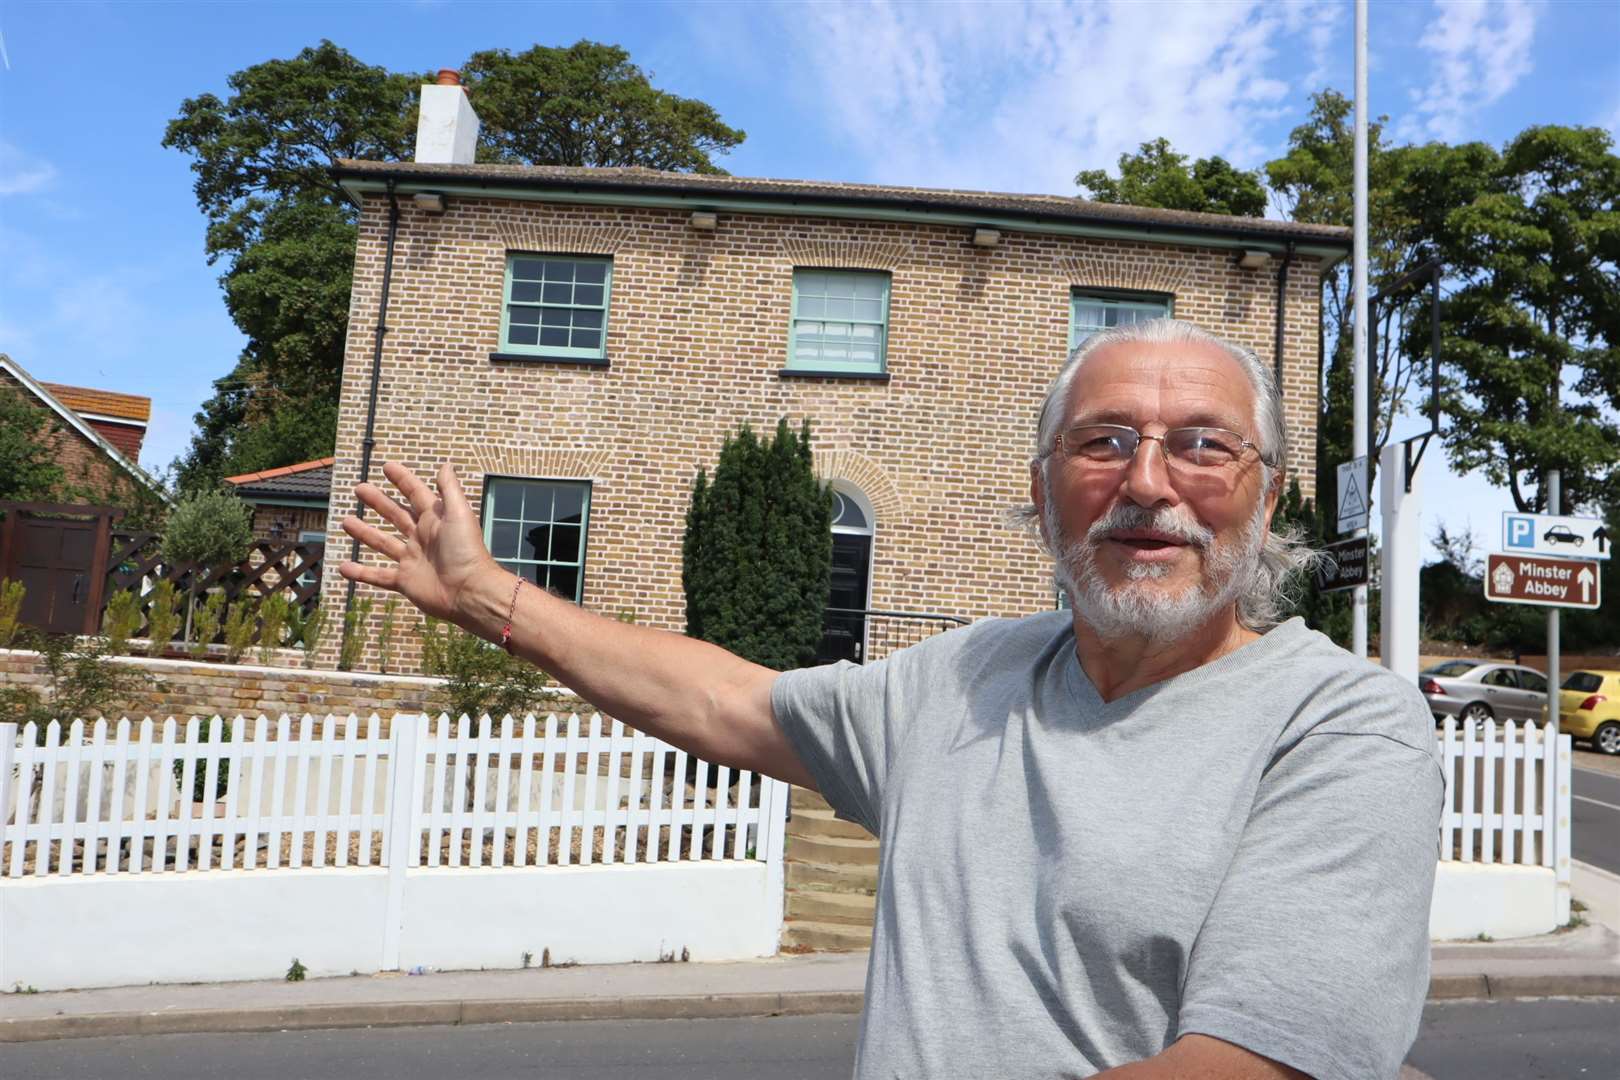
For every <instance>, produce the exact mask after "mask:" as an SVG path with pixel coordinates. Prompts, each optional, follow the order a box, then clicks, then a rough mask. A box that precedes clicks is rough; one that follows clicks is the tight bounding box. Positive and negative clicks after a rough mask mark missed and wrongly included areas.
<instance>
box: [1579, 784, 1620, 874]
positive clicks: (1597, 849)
mask: <svg viewBox="0 0 1620 1080" xmlns="http://www.w3.org/2000/svg"><path fill="white" fill-rule="evenodd" d="M1585 756H1586V755H1584V754H1576V755H1575V761H1574V768H1573V769H1571V770H1570V779H1571V781H1572V783H1571V791H1570V796H1571V799H1570V806H1569V809H1570V819H1571V821H1570V828H1571V834H1570V851H1571V853H1572V854H1573V855H1574V856H1575V858H1577V859H1579V860H1580V861H1581V862H1584V863H1590V864H1592V865H1593V866H1597V867H1601V868H1602V869H1604V870H1608V871H1609V872H1611V873H1615V874H1620V776H1612V775H1609V774H1608V773H1605V772H1596V771H1593V770H1591V769H1586V768H1582V765H1584V764H1585V763H1584V762H1583V761H1582V760H1581V759H1582V758H1583V757H1585Z"/></svg>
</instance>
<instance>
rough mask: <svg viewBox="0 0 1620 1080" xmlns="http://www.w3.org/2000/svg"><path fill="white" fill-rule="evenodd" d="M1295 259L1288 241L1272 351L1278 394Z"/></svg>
mask: <svg viewBox="0 0 1620 1080" xmlns="http://www.w3.org/2000/svg"><path fill="white" fill-rule="evenodd" d="M1293 261H1294V242H1293V241H1292V240H1290V241H1288V248H1287V250H1286V251H1284V252H1283V261H1282V266H1281V267H1280V268H1278V270H1277V338H1276V345H1275V346H1274V347H1273V349H1272V352H1271V357H1272V361H1271V362H1272V367H1273V368H1274V369H1275V374H1276V376H1277V394H1278V396H1279V397H1281V396H1282V388H1283V323H1284V321H1286V319H1287V317H1288V266H1289V264H1290V263H1292V262H1293Z"/></svg>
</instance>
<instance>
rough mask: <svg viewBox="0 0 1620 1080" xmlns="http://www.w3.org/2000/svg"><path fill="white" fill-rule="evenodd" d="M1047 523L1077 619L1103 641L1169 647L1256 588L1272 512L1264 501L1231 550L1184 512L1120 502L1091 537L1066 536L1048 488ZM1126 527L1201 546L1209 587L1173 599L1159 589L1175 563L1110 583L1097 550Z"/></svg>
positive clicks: (1136, 569) (1060, 579) (1146, 566)
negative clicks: (1143, 642) (1143, 640)
mask: <svg viewBox="0 0 1620 1080" xmlns="http://www.w3.org/2000/svg"><path fill="white" fill-rule="evenodd" d="M1044 524H1045V526H1046V535H1047V537H1048V538H1050V539H1049V543H1051V546H1052V548H1053V557H1054V560H1055V565H1054V576H1055V577H1056V578H1057V583H1058V585H1059V587H1061V588H1062V589H1063V591H1064V592H1065V593H1067V594H1068V597H1069V603H1070V605H1071V606H1072V607H1073V608H1074V610H1075V612H1076V614H1078V615H1079V617H1080V618H1081V619H1082V620H1083V621H1084V622H1085V623H1086V624H1087V625H1088V626H1090V627H1091V628H1092V629H1093V630H1094V631H1096V633H1097V635H1098V636H1099V637H1102V638H1104V639H1105V640H1116V639H1120V638H1127V637H1142V638H1146V639H1147V640H1149V641H1152V642H1164V641H1171V640H1174V639H1175V638H1177V637H1181V636H1185V635H1186V634H1188V633H1191V632H1192V631H1193V630H1195V629H1196V628H1197V627H1200V626H1202V625H1203V624H1204V623H1206V622H1208V621H1209V620H1210V619H1211V618H1213V617H1214V616H1215V615H1217V614H1219V613H1220V612H1221V611H1222V610H1223V609H1225V608H1228V607H1230V606H1232V605H1233V604H1235V603H1236V602H1237V599H1238V597H1239V596H1241V595H1242V594H1243V592H1244V590H1245V589H1247V588H1248V587H1249V585H1250V583H1251V582H1252V581H1253V580H1254V575H1255V571H1256V570H1257V569H1258V567H1259V565H1260V552H1261V548H1262V545H1263V543H1264V541H1265V528H1266V506H1265V502H1264V500H1261V501H1260V503H1259V505H1258V506H1256V507H1255V512H1254V516H1253V517H1252V518H1251V519H1250V521H1249V524H1248V527H1247V528H1246V529H1244V532H1243V535H1242V537H1241V538H1239V539H1238V540H1236V541H1234V542H1232V543H1228V544H1218V543H1216V542H1215V534H1214V532H1213V531H1211V530H1210V529H1208V528H1206V527H1205V526H1203V525H1201V524H1199V523H1198V522H1197V520H1196V519H1195V518H1193V516H1192V514H1191V513H1190V512H1189V511H1187V510H1186V509H1185V508H1170V507H1164V508H1161V509H1159V510H1157V511H1155V510H1149V509H1147V508H1145V507H1140V506H1137V505H1136V504H1134V503H1129V502H1126V503H1120V504H1119V505H1117V506H1115V507H1114V509H1113V510H1111V511H1109V512H1108V514H1106V515H1105V516H1104V517H1102V518H1101V519H1099V520H1098V521H1096V522H1095V523H1093V524H1092V526H1091V528H1090V529H1088V530H1087V532H1086V535H1085V536H1084V537H1081V538H1078V539H1072V540H1071V539H1069V538H1067V537H1065V536H1064V534H1063V529H1062V525H1061V523H1060V522H1059V520H1058V514H1057V505H1056V501H1055V500H1054V499H1053V498H1052V489H1051V486H1050V485H1048V486H1047V490H1046V512H1045V521H1044ZM1122 529H1154V530H1157V531H1160V532H1165V533H1168V534H1170V535H1172V536H1174V537H1176V538H1177V539H1180V540H1184V541H1186V542H1187V543H1188V544H1189V545H1191V546H1193V547H1195V548H1197V549H1198V550H1199V551H1201V552H1202V553H1203V558H1204V579H1203V581H1202V582H1200V583H1197V584H1193V585H1189V586H1187V587H1186V588H1184V589H1182V590H1181V591H1180V593H1171V592H1169V591H1168V590H1167V589H1165V588H1163V587H1161V586H1158V585H1156V584H1154V583H1155V582H1156V581H1159V580H1161V579H1163V578H1164V577H1166V576H1167V575H1168V574H1169V573H1170V566H1169V564H1167V563H1137V564H1133V565H1131V566H1130V567H1128V568H1127V570H1126V577H1127V580H1126V581H1125V582H1124V583H1123V584H1120V585H1113V586H1111V585H1109V584H1108V582H1106V581H1105V580H1104V579H1103V576H1102V572H1101V571H1100V570H1099V569H1098V567H1097V551H1098V548H1099V547H1100V545H1101V544H1102V542H1103V538H1104V536H1105V535H1106V534H1108V533H1111V532H1115V531H1117V530H1122Z"/></svg>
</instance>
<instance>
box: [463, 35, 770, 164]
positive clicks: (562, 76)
mask: <svg viewBox="0 0 1620 1080" xmlns="http://www.w3.org/2000/svg"><path fill="white" fill-rule="evenodd" d="M464 70H465V74H466V77H467V86H468V91H469V93H470V95H471V97H472V100H473V101H474V102H475V103H476V109H477V112H478V119H479V122H480V130H479V155H478V156H479V158H480V159H482V160H486V161H501V162H513V163H518V164H530V165H592V166H613V165H621V166H622V165H641V166H646V167H648V168H652V169H667V170H673V171H676V172H700V173H720V172H724V171H725V170H723V169H721V168H720V167H719V166H718V165H716V164H715V163H714V161H713V158H714V156H715V155H717V154H724V153H726V152H727V151H729V150H730V149H732V148H733V147H734V146H737V145H738V144H739V143H741V142H742V141H743V139H744V138H746V134H745V133H744V132H742V131H739V130H737V129H736V128H732V127H727V126H726V125H725V124H724V123H722V122H721V121H720V114H719V113H717V112H716V111H715V110H714V107H713V106H711V105H707V104H705V103H703V102H701V101H697V100H694V99H692V98H683V97H678V96H676V95H675V94H671V93H669V92H668V91H665V90H659V89H657V88H656V87H654V86H653V85H652V83H651V82H650V81H649V79H648V78H647V74H646V72H644V71H642V70H641V68H639V67H637V66H636V65H635V64H633V63H631V62H630V54H629V53H627V52H625V51H624V50H623V49H621V48H619V47H618V46H617V45H603V44H601V43H599V42H595V41H583V40H582V41H578V42H575V43H574V44H573V45H570V46H569V47H567V48H565V49H564V48H550V47H547V46H544V45H536V46H534V47H533V48H531V49H528V50H527V51H525V52H521V53H516V54H514V53H511V52H508V51H507V50H505V49H488V50H485V51H483V52H476V53H473V54H472V56H471V57H470V58H469V59H468V61H467V64H466V67H465V69H464Z"/></svg>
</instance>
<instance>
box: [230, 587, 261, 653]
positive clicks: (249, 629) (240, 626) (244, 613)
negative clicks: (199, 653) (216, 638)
mask: <svg viewBox="0 0 1620 1080" xmlns="http://www.w3.org/2000/svg"><path fill="white" fill-rule="evenodd" d="M258 608H259V605H258V604H256V603H254V602H253V598H252V597H249V596H244V597H242V599H240V600H238V601H237V602H236V603H234V604H232V605H231V611H230V614H229V615H227V616H225V659H226V660H227V661H228V662H230V663H232V664H234V663H236V662H237V661H238V660H240V659H242V654H243V653H245V652H247V651H248V646H249V645H252V644H253V629H254V626H255V624H256V623H257V622H258V616H259V611H258Z"/></svg>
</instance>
